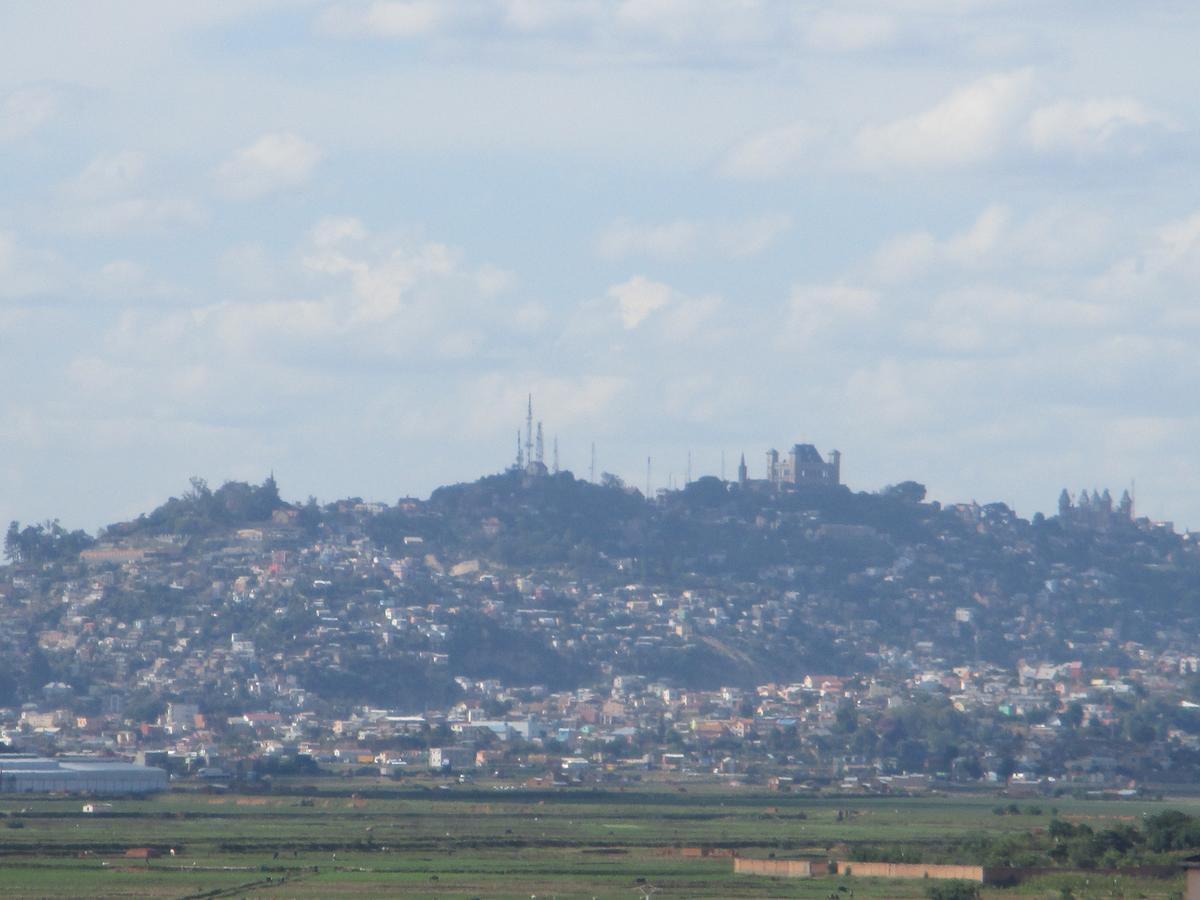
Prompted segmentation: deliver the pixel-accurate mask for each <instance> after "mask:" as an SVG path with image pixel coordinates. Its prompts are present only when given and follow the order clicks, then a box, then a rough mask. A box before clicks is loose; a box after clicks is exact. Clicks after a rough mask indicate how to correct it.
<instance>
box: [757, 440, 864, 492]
mask: <svg viewBox="0 0 1200 900" xmlns="http://www.w3.org/2000/svg"><path fill="white" fill-rule="evenodd" d="M740 474H741V473H740V471H739V475H740ZM767 481H768V482H770V483H771V484H772V485H774V486H775V487H777V488H780V487H793V486H812V485H825V486H828V487H836V486H837V485H839V484H841V483H842V454H841V453H840V452H838V451H837V450H831V451H830V452H829V459H828V460H824V459H822V458H821V454H820V453H818V452H817V448H816V447H814V446H813V445H812V444H795V445H793V446H792V449H791V450H789V451H788V454H787V456H780V454H779V451H778V450H774V449H772V450H768V451H767Z"/></svg>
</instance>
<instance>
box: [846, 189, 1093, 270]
mask: <svg viewBox="0 0 1200 900" xmlns="http://www.w3.org/2000/svg"><path fill="white" fill-rule="evenodd" d="M1113 240H1114V237H1113V234H1112V224H1111V222H1110V220H1109V217H1108V216H1107V215H1105V214H1103V213H1099V212H1096V211H1094V210H1091V209H1089V208H1086V207H1078V206H1051V207H1047V208H1045V209H1042V210H1038V211H1036V212H1035V213H1033V214H1031V215H1029V216H1027V217H1025V218H1024V219H1020V220H1019V219H1018V218H1017V217H1016V216H1014V214H1013V212H1012V211H1011V210H1010V209H1009V208H1008V207H1007V206H1005V205H1004V204H999V203H994V204H991V205H990V206H988V207H986V208H984V209H983V210H982V211H981V212H980V213H979V215H978V216H977V217H976V218H975V220H974V221H973V222H972V223H971V224H970V225H969V226H968V227H967V228H966V229H964V230H963V231H961V232H959V233H957V234H951V235H949V236H948V237H946V238H938V237H936V236H935V235H933V234H932V233H930V232H929V231H913V232H909V233H906V234H901V235H898V236H896V237H894V238H891V239H890V240H888V241H886V242H885V243H884V244H883V245H882V246H881V247H880V248H879V250H877V251H876V253H875V254H874V256H873V258H872V260H871V267H870V270H871V272H872V274H873V276H874V277H875V278H877V279H879V280H880V281H882V282H885V283H898V282H904V281H908V280H910V279H912V278H916V277H919V276H922V275H925V274H927V273H930V272H935V273H936V272H943V273H944V272H945V270H946V269H947V268H951V267H952V268H954V269H967V270H981V269H991V270H995V269H1000V268H1003V267H1007V268H1008V270H1009V271H1010V273H1012V274H1013V275H1016V273H1018V272H1021V273H1026V274H1031V273H1032V272H1035V271H1037V270H1042V269H1049V270H1055V271H1057V272H1059V273H1060V274H1065V273H1066V271H1067V270H1069V269H1070V268H1072V267H1075V268H1078V267H1079V266H1080V265H1082V264H1086V263H1089V262H1092V261H1094V260H1096V259H1097V258H1098V257H1099V256H1100V255H1101V254H1102V253H1103V252H1105V251H1107V250H1109V249H1110V248H1111V246H1112V242H1113Z"/></svg>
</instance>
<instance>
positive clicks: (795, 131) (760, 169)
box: [719, 122, 819, 180]
mask: <svg viewBox="0 0 1200 900" xmlns="http://www.w3.org/2000/svg"><path fill="white" fill-rule="evenodd" d="M818 137H819V132H818V130H817V129H815V128H814V127H812V126H811V125H809V124H807V123H805V122H794V123H792V124H790V125H784V126H782V127H780V128H771V129H768V130H766V131H760V132H758V133H757V134H752V135H750V136H749V137H747V138H745V139H744V140H742V141H741V142H739V143H738V144H736V145H735V146H734V147H733V148H732V149H731V150H730V151H729V152H728V153H727V154H726V155H725V158H724V159H723V160H722V161H721V164H720V167H719V168H720V171H721V172H722V173H723V174H725V175H727V176H729V177H731V178H744V179H747V180H755V179H765V178H778V177H780V176H784V175H795V174H799V172H800V168H801V164H802V163H804V162H805V161H806V160H807V159H808V158H809V156H810V153H811V151H812V149H813V146H814V143H815V141H816V139H817V138H818Z"/></svg>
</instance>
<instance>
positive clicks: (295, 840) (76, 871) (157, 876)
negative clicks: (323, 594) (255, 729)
mask: <svg viewBox="0 0 1200 900" xmlns="http://www.w3.org/2000/svg"><path fill="white" fill-rule="evenodd" d="M498 787H500V785H488V784H475V785H446V786H442V785H439V784H437V783H435V782H427V783H423V784H414V783H411V782H403V783H399V784H398V783H396V782H391V781H374V780H368V779H357V780H353V781H351V780H347V779H324V780H317V781H312V782H308V783H305V784H287V783H282V782H281V783H277V784H276V785H275V786H274V790H273V792H272V793H270V794H265V795H254V796H246V795H237V794H222V795H208V794H203V793H191V792H172V793H170V794H165V795H162V796H159V797H153V798H149V799H145V800H117V801H114V802H113V808H112V811H111V812H108V813H105V814H96V815H93V814H86V813H83V812H82V811H81V807H82V801H81V800H80V799H78V798H29V797H11V796H9V797H5V798H3V799H0V814H2V815H3V818H0V896H4V897H73V896H80V895H86V896H93V897H131V896H159V897H197V898H199V897H235V896H237V897H241V896H262V897H322V896H330V895H335V894H337V895H341V894H348V895H353V896H398V895H403V896H412V897H513V898H517V897H520V898H529V897H531V896H537V897H625V898H630V897H635V898H636V897H638V896H640V895H641V894H642V893H643V892H644V891H646V890H649V889H650V888H651V887H653V888H656V889H657V891H656V892H655V893H654V896H656V897H731V898H733V897H816V898H827V897H829V896H830V895H831V894H834V895H836V896H839V897H848V896H850V892H851V891H853V896H854V897H856V898H871V897H897V898H899V897H923V896H925V885H924V884H922V883H921V882H920V881H908V882H905V881H884V880H878V879H867V878H846V877H836V876H833V877H827V878H819V879H812V880H802V879H789V880H781V879H771V878H763V877H756V876H745V875H737V876H735V875H734V874H733V872H732V869H733V866H732V862H731V861H730V859H728V858H701V859H695V858H685V857H683V856H681V855H680V854H679V849H680V848H683V847H697V846H709V847H723V848H733V849H736V850H737V851H738V852H739V853H740V854H741V855H743V856H761V857H767V856H770V855H772V854H774V855H775V856H777V857H780V858H785V857H791V856H809V855H812V856H821V857H827V856H833V857H837V856H843V855H845V854H846V853H847V852H848V851H849V850H850V849H851V848H853V847H854V846H855V845H857V844H878V843H884V842H886V843H890V844H891V843H895V844H902V845H906V846H911V847H921V846H928V845H934V844H937V843H939V842H945V841H947V840H953V839H957V838H960V837H962V836H964V835H969V834H975V833H980V832H990V833H995V832H997V831H1012V832H1027V831H1029V830H1031V829H1037V828H1044V827H1045V826H1046V825H1047V823H1048V822H1049V821H1050V818H1051V813H1052V808H1053V809H1057V813H1058V815H1059V816H1060V817H1062V818H1065V819H1068V820H1071V821H1077V822H1088V823H1089V824H1091V825H1092V826H1093V827H1096V828H1103V827H1104V826H1105V825H1107V824H1112V823H1116V822H1136V821H1139V820H1140V819H1141V818H1142V816H1143V815H1145V814H1151V813H1154V812H1159V811H1162V810H1164V809H1168V808H1175V809H1183V810H1185V811H1187V812H1190V813H1192V814H1200V801H1195V800H1190V799H1188V800H1177V801H1168V802H1152V801H1120V802H1117V801H1111V802H1106V801H1080V800H1070V799H1061V800H1040V801H1036V803H1034V802H1032V801H1021V802H1020V803H1019V806H1020V807H1021V809H1022V814H1021V815H1004V816H997V815H995V814H994V812H993V809H994V807H995V806H996V805H997V804H998V803H1000V802H1001V801H999V800H998V799H997V798H995V797H987V796H960V797H929V798H853V799H845V798H815V797H802V796H797V795H790V794H786V793H767V792H762V791H755V790H752V789H748V788H735V787H729V786H718V785H711V786H705V785H700V786H689V787H688V788H687V789H686V790H684V789H680V788H678V787H670V786H663V787H642V788H632V787H631V788H625V789H622V788H604V789H591V788H587V787H583V788H579V787H576V788H564V789H561V790H553V789H551V790H530V789H521V788H514V789H511V790H497V789H496V788H498ZM1035 805H1036V806H1038V807H1040V808H1041V813H1040V815H1033V814H1029V812H1028V810H1029V809H1030V807H1032V806H1035ZM137 847H152V848H155V849H156V850H158V851H161V855H160V856H158V857H156V858H153V859H150V860H141V859H130V858H127V857H126V856H125V853H126V851H127V850H129V849H130V848H137ZM172 850H173V851H174V853H173V854H172V852H171V851H172ZM960 861H961V862H964V863H971V862H977V860H969V859H963V860H960ZM839 888H841V889H842V890H840V891H839ZM1063 888H1067V889H1069V890H1070V891H1071V892H1072V894H1073V895H1074V896H1076V897H1113V896H1128V897H1162V898H1166V897H1171V896H1178V895H1179V892H1181V891H1182V889H1183V881H1182V878H1176V879H1169V880H1141V881H1132V880H1128V879H1126V880H1120V879H1118V880H1116V881H1114V879H1112V878H1111V877H1108V878H1105V877H1103V876H1099V875H1092V876H1090V877H1089V876H1085V875H1070V876H1054V877H1052V878H1048V879H1042V880H1041V881H1038V882H1031V883H1028V884H1025V885H1022V886H1020V887H1017V888H1006V889H999V888H987V889H985V891H984V896H985V897H1061V896H1065V895H1064V894H1063V893H1062V889H1063Z"/></svg>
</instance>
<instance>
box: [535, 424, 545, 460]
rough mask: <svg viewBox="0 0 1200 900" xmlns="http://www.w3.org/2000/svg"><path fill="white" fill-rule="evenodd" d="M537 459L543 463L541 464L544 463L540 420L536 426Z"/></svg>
mask: <svg viewBox="0 0 1200 900" xmlns="http://www.w3.org/2000/svg"><path fill="white" fill-rule="evenodd" d="M537 461H538V462H539V463H543V464H544V463H545V454H544V453H543V450H542V423H541V422H538V427H537Z"/></svg>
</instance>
